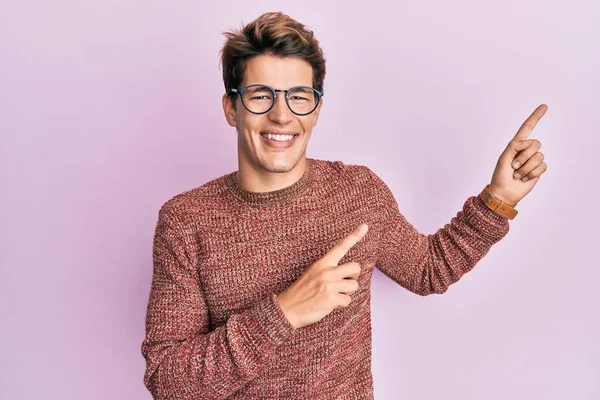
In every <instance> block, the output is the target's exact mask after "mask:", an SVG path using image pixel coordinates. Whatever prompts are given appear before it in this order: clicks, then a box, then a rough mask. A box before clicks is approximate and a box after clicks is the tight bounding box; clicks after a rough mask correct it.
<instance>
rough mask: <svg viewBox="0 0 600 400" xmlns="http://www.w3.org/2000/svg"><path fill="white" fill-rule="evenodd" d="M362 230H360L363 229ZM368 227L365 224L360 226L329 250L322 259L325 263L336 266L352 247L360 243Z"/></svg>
mask: <svg viewBox="0 0 600 400" xmlns="http://www.w3.org/2000/svg"><path fill="white" fill-rule="evenodd" d="M363 227H364V229H361V228H363ZM368 230H369V227H368V225H367V224H362V225H361V226H359V227H358V228H356V229H354V230H353V231H352V232H351V233H350V234H349V235H348V236H346V237H345V238H343V239H342V240H340V241H339V242H338V243H337V244H336V245H335V246H333V247H332V248H331V250H329V251H328V252H327V253H325V255H324V256H323V259H324V260H325V261H327V263H328V264H329V263H330V264H331V265H338V264H339V263H340V260H341V259H342V258H344V256H345V255H346V253H347V252H348V251H349V250H350V249H351V248H352V246H354V245H355V244H356V243H358V242H359V241H360V239H362V238H363V236H365V234H366V233H367V231H368Z"/></svg>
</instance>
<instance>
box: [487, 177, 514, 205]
mask: <svg viewBox="0 0 600 400" xmlns="http://www.w3.org/2000/svg"><path fill="white" fill-rule="evenodd" d="M488 188H489V191H490V193H491V194H492V196H494V197H495V198H497V199H498V200H502V202H503V203H506V204H508V205H509V206H511V207H516V206H517V204H518V202H514V201H512V200H509V199H507V198H506V197H505V196H504V195H502V193H501V192H499V191H498V189H497V188H496V187H495V186H493V185H492V184H491V183H490V184H489V185H488Z"/></svg>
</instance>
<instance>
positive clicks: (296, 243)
mask: <svg viewBox="0 0 600 400" xmlns="http://www.w3.org/2000/svg"><path fill="white" fill-rule="evenodd" d="M363 222H366V223H368V224H369V231H368V232H367V234H366V235H365V237H363V238H362V239H361V241H360V242H358V244H356V245H355V246H354V247H352V249H351V250H350V251H349V252H348V253H347V254H346V256H344V258H343V259H342V260H341V262H340V263H345V262H348V261H356V262H359V263H360V265H361V266H362V273H361V274H360V277H359V283H360V289H359V290H358V292H356V293H355V294H353V295H352V296H351V297H352V302H351V303H350V305H349V306H348V307H345V308H338V309H335V310H334V311H333V312H331V313H330V314H329V315H327V316H326V317H325V318H323V319H322V320H321V321H319V322H317V323H315V324H312V325H308V326H305V327H302V328H299V329H294V328H293V326H292V325H291V324H290V323H289V321H288V320H287V319H286V317H285V315H284V314H283V312H282V310H281V308H280V306H279V303H278V302H277V299H276V297H275V295H276V294H278V293H281V292H282V291H283V290H285V289H286V288H288V287H289V286H290V285H291V284H292V283H293V282H294V281H295V280H297V279H298V278H299V277H300V275H302V273H303V272H304V271H306V269H307V268H308V267H309V266H310V265H311V264H313V263H314V262H315V261H317V260H318V259H320V258H321V257H322V256H323V255H324V254H325V253H326V252H327V251H328V250H329V249H331V248H332V247H333V246H334V245H335V244H336V243H337V242H338V241H339V240H340V239H342V238H343V237H345V236H346V235H348V234H349V233H350V232H351V231H352V230H354V229H355V228H356V227H357V226H358V225H359V224H361V223H363ZM508 230H509V224H508V218H506V217H504V216H501V215H499V214H496V213H495V212H494V211H492V210H490V209H489V208H487V207H486V206H485V204H484V203H483V201H482V200H481V198H480V197H479V196H478V194H475V195H473V196H470V197H469V198H467V200H466V201H465V203H464V206H463V208H462V210H460V211H458V213H457V215H456V216H455V217H453V218H452V219H451V221H450V223H448V224H446V225H445V226H444V227H443V228H441V229H439V230H438V231H437V232H436V233H435V234H429V235H425V234H421V233H419V232H418V231H417V230H416V229H415V228H414V226H413V225H412V224H410V223H409V222H408V221H407V220H406V219H405V218H404V217H403V215H402V214H401V213H400V211H399V208H398V204H397V202H396V200H395V198H394V196H393V194H392V192H391V191H390V189H389V188H388V187H387V186H386V184H385V183H384V182H383V181H382V180H381V179H380V178H379V177H378V176H377V175H376V174H375V173H374V172H373V171H371V170H370V169H369V168H368V167H366V166H362V165H352V164H345V163H343V162H341V161H326V160H317V159H312V158H307V168H306V172H305V173H304V175H303V176H302V178H301V179H300V180H298V181H297V182H296V183H294V184H292V185H291V186H288V187H286V188H284V189H281V190H277V191H272V192H267V193H253V192H249V191H247V190H245V189H244V188H243V187H242V186H241V185H240V184H239V182H238V180H237V177H236V172H232V173H230V174H227V175H224V176H221V177H219V178H216V179H214V180H212V181H210V182H207V183H205V184H203V185H202V186H200V187H198V188H195V189H193V190H189V191H186V192H184V193H181V194H179V195H177V196H175V197H173V198H172V199H170V200H169V201H167V202H166V203H165V204H164V205H163V206H162V207H161V209H160V211H159V213H158V222H157V226H156V232H155V236H154V247H153V260H154V271H153V277H152V284H151V290H150V297H149V304H148V309H147V315H146V336H145V338H144V341H143V343H142V346H141V350H142V354H143V356H144V357H145V359H146V365H147V369H146V372H145V375H144V383H145V385H146V387H147V388H148V390H149V391H150V392H151V393H152V394H153V396H154V398H155V399H372V398H373V395H374V389H373V380H372V375H371V317H370V281H371V276H372V274H373V269H374V268H375V267H377V268H379V269H380V270H381V271H382V272H383V273H384V274H386V275H387V276H389V277H390V278H391V279H393V280H394V281H395V282H397V283H398V284H399V285H401V286H402V287H404V288H406V289H407V290H409V291H411V292H414V293H416V294H419V295H422V296H425V295H429V294H434V293H435V294H441V293H444V292H445V291H446V290H447V289H448V286H449V285H451V284H453V283H455V282H456V281H458V280H459V279H460V277H461V276H462V275H463V274H465V273H466V272H468V271H469V270H471V269H472V268H473V267H474V266H475V264H476V263H477V262H478V261H479V260H480V259H481V258H482V257H483V256H484V255H485V254H486V253H487V252H488V251H489V249H490V248H491V246H492V245H493V244H494V243H496V242H498V241H499V240H500V239H502V238H503V237H504V236H505V235H506V234H507V233H508Z"/></svg>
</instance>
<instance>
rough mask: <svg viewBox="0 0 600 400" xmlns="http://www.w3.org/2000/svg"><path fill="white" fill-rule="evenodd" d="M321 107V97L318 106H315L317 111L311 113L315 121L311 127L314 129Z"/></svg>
mask: <svg viewBox="0 0 600 400" xmlns="http://www.w3.org/2000/svg"><path fill="white" fill-rule="evenodd" d="M321 107H323V98H322V97H321V99H320V100H319V105H318V106H317V109H316V110H315V111H314V112H313V113H314V114H315V115H314V117H315V121H314V123H313V127H315V126H316V125H317V121H318V119H319V114H320V113H321Z"/></svg>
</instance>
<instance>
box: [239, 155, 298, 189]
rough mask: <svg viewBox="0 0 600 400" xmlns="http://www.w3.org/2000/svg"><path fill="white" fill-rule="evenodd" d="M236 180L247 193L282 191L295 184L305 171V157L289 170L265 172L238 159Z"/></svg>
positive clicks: (261, 168) (259, 167)
mask: <svg viewBox="0 0 600 400" xmlns="http://www.w3.org/2000/svg"><path fill="white" fill-rule="evenodd" d="M238 169H239V170H238V172H237V174H236V179H237V181H238V182H239V184H240V185H241V186H242V187H243V188H244V189H246V190H247V191H249V192H255V193H264V192H273V191H276V190H280V189H284V188H286V187H288V186H291V185H293V184H294V183H296V182H297V181H298V180H300V178H301V177H302V175H303V174H304V172H305V171H306V157H302V159H301V160H300V161H299V162H298V164H297V165H296V166H294V167H293V168H292V169H291V170H289V171H288V170H284V169H281V170H279V171H278V170H277V169H271V170H267V169H265V168H264V167H262V166H260V165H258V166H256V165H253V164H252V163H248V162H242V161H241V159H240V162H239V168H238Z"/></svg>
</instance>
